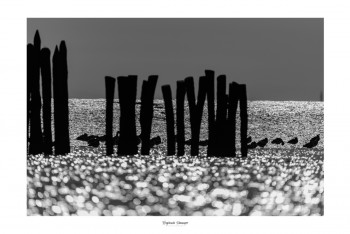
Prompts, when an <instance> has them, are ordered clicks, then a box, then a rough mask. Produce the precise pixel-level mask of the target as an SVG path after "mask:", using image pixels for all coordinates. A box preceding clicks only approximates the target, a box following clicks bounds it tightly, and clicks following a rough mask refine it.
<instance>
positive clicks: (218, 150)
mask: <svg viewBox="0 0 350 234" xmlns="http://www.w3.org/2000/svg"><path fill="white" fill-rule="evenodd" d="M216 95H217V104H216V106H217V109H216V120H215V132H216V133H215V147H214V154H215V155H216V156H224V155H225V152H224V151H225V149H224V147H225V137H226V136H225V130H226V129H225V125H226V115H227V98H226V76H225V75H220V76H218V78H217V94H216Z"/></svg>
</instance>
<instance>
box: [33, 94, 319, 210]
mask: <svg viewBox="0 0 350 234" xmlns="http://www.w3.org/2000/svg"><path fill="white" fill-rule="evenodd" d="M137 107H138V106H137ZM248 107H249V111H248V114H249V131H248V135H250V136H252V138H253V140H260V139H262V138H265V137H267V138H268V139H269V140H270V141H271V140H272V139H274V138H275V137H281V138H283V139H284V140H289V139H291V138H293V137H295V136H297V137H298V138H299V143H298V144H297V145H296V146H289V145H287V144H286V145H284V146H281V145H273V144H270V143H268V144H267V146H266V147H265V148H264V149H255V150H250V151H249V155H248V157H247V158H246V159H241V158H232V157H227V158H217V157H211V158H208V157H206V155H205V152H206V148H205V147H200V154H199V156H197V157H191V156H189V155H185V156H183V157H176V156H171V157H169V156H165V152H166V143H165V142H166V131H165V113H164V109H163V105H162V102H161V101H157V105H156V108H155V118H154V124H153V130H152V136H157V135H159V136H161V138H162V141H163V142H164V143H162V144H161V145H159V146H156V147H155V148H154V149H153V150H152V151H151V154H150V155H148V156H141V155H135V156H124V157H117V156H115V157H106V156H105V155H104V146H103V144H102V146H101V147H99V148H90V147H86V143H85V142H82V141H76V140H72V141H71V143H72V146H73V147H72V153H71V154H69V155H67V156H50V157H49V158H44V157H43V156H42V155H35V156H29V158H28V161H27V164H28V170H27V178H28V203H27V205H28V215H323V199H324V192H323V190H324V187H323V179H324V171H323V157H324V154H323V103H322V102H261V101H259V102H250V103H249V105H248ZM138 111H139V109H138V108H137V112H138ZM104 112H105V102H104V100H103V99H101V100H79V99H73V100H70V123H71V124H70V134H71V139H75V138H76V137H77V136H78V135H81V134H83V133H88V134H95V135H104V128H105V123H104ZM118 112H119V109H118V104H117V103H116V104H115V116H116V121H115V122H114V125H115V132H116V130H117V129H118V114H119V113H118ZM137 116H138V115H137ZM185 118H186V119H187V120H188V119H189V116H188V111H187V112H186V116H185ZM206 119H207V115H206V111H205V113H204V116H203V124H202V130H203V131H202V133H201V138H202V139H203V140H204V139H206V138H207V134H206V127H207V121H206ZM137 123H138V121H137ZM138 126H139V125H138ZM186 126H187V128H186V133H187V138H186V139H188V138H190V128H189V127H190V126H189V124H188V123H187V125H186ZM238 126H239V125H238ZM138 133H139V132H138ZM316 134H320V136H321V140H320V142H319V145H318V146H317V147H315V148H314V149H305V148H302V145H303V144H304V143H306V142H308V140H310V139H311V138H312V137H314V136H315V135H316ZM237 147H239V144H237ZM187 152H189V147H188V148H187Z"/></svg>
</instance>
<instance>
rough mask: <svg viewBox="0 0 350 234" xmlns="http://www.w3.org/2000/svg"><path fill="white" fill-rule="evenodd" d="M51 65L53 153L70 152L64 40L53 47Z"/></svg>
mask: <svg viewBox="0 0 350 234" xmlns="http://www.w3.org/2000/svg"><path fill="white" fill-rule="evenodd" d="M52 66H53V67H52V75H53V96H54V120H55V125H54V126H55V154H56V155H59V154H67V153H69V152H70V140H69V107H68V67H67V48H66V44H65V42H64V41H61V43H60V49H58V48H57V46H56V48H55V52H54V54H53V57H52Z"/></svg>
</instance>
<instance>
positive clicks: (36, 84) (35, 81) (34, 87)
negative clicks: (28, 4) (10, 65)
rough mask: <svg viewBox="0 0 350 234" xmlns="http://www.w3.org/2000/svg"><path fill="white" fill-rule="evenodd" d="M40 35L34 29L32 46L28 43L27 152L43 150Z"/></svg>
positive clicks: (32, 152)
mask: <svg viewBox="0 0 350 234" xmlns="http://www.w3.org/2000/svg"><path fill="white" fill-rule="evenodd" d="M40 46H41V41H40V36H39V32H38V31H36V33H35V36H34V46H32V45H28V57H29V59H28V60H29V61H28V66H29V67H28V82H30V97H31V99H30V142H29V154H40V153H42V152H43V147H42V143H43V141H42V131H41V97H40Z"/></svg>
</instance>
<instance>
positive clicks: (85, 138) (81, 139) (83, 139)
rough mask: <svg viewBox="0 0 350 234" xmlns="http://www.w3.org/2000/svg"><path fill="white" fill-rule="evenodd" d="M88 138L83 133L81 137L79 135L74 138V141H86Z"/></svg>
mask: <svg viewBox="0 0 350 234" xmlns="http://www.w3.org/2000/svg"><path fill="white" fill-rule="evenodd" d="M88 138H89V136H88V134H86V133H84V134H83V135H80V136H78V137H77V138H76V140H79V141H87V140H88Z"/></svg>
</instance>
